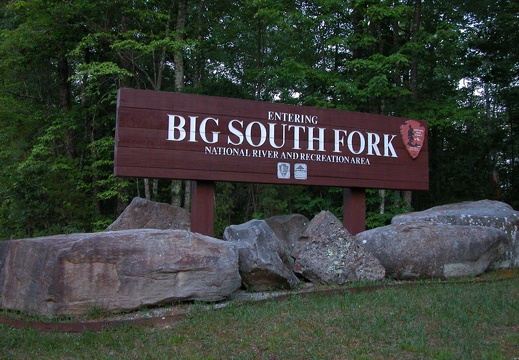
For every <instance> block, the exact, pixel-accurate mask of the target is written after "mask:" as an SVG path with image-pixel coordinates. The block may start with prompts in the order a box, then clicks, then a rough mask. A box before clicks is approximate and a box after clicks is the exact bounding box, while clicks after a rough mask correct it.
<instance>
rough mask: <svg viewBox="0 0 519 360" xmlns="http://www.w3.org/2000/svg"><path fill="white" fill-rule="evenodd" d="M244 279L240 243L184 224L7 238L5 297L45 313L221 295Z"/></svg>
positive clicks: (2, 301) (0, 280)
mask: <svg viewBox="0 0 519 360" xmlns="http://www.w3.org/2000/svg"><path fill="white" fill-rule="evenodd" d="M240 286H241V278H240V275H239V272H238V253H237V250H236V248H235V247H234V245H233V244H231V243H228V242H225V241H222V240H217V239H214V238H210V237H207V236H203V235H200V234H195V233H191V232H188V231H184V230H151V229H147V230H126V231H113V232H103V233H93V234H72V235H56V236H49V237H41V238H33V239H21V240H10V241H4V242H0V289H1V293H0V305H1V306H2V307H3V308H5V309H13V310H18V311H22V312H25V313H33V314H37V315H41V316H63V315H82V314H85V313H88V312H89V311H91V310H93V309H101V310H104V311H107V312H119V311H129V310H135V309H137V308H139V307H141V306H148V305H160V304H166V303H171V302H176V301H185V300H200V301H218V300H222V299H225V298H226V297H227V296H229V295H231V294H232V293H233V292H234V291H236V290H237V289H239V287H240Z"/></svg>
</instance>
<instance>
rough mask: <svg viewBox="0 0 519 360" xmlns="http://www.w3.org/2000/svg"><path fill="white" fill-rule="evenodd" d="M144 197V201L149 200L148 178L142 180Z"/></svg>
mask: <svg viewBox="0 0 519 360" xmlns="http://www.w3.org/2000/svg"><path fill="white" fill-rule="evenodd" d="M144 197H145V198H146V200H151V192H150V179H148V178H144Z"/></svg>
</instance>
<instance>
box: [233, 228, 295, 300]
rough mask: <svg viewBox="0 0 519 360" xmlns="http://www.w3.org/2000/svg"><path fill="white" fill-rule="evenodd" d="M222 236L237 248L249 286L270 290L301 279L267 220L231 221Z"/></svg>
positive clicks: (244, 278) (245, 280) (293, 283)
mask: <svg viewBox="0 0 519 360" xmlns="http://www.w3.org/2000/svg"><path fill="white" fill-rule="evenodd" d="M223 237H224V239H225V240H227V241H230V242H232V243H233V244H235V245H236V247H237V248H238V253H239V266H240V275H241V277H242V279H243V284H244V286H245V287H246V288H248V289H250V290H254V291H269V290H279V289H287V288H293V287H295V286H296V285H297V284H298V283H299V279H298V278H297V276H296V275H295V274H294V273H293V271H292V270H291V263H290V260H289V255H288V253H287V251H286V250H285V247H284V245H283V243H282V242H281V240H279V239H278V237H277V236H276V234H275V233H274V231H273V230H272V229H271V228H270V227H269V226H268V225H267V223H266V222H265V221H264V220H251V221H248V222H246V223H244V224H240V225H231V226H229V227H227V228H226V229H225V231H224V234H223Z"/></svg>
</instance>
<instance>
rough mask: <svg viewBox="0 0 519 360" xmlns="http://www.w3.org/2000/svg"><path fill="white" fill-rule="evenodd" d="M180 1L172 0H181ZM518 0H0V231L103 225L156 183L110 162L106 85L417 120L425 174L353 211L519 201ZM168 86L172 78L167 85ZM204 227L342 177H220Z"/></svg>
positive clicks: (322, 197) (170, 189) (302, 200)
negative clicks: (414, 185)
mask: <svg viewBox="0 0 519 360" xmlns="http://www.w3.org/2000/svg"><path fill="white" fill-rule="evenodd" d="M182 4H186V7H185V11H184V8H183V5H182ZM518 12H519V8H518V5H517V3H516V2H510V1H506V0H498V1H490V0H482V1H478V2H477V4H476V3H474V2H469V1H462V0H457V1H450V2H445V1H439V0H431V1H427V2H425V1H421V0H413V1H407V0H406V1H403V0H400V1H389V0H383V1H378V2H377V1H372V0H348V1H339V0H310V1H307V0H282V1H273V0H237V1H232V2H221V1H215V0H204V1H198V2H184V1H164V0H152V1H129V0H116V1H102V2H95V1H92V0H77V1H58V0H45V1H43V0H24V1H15V0H7V1H4V2H3V3H2V4H0V59H2V60H1V62H0V126H1V127H2V132H1V134H0V160H1V162H0V199H1V202H0V238H4V239H5V238H15V237H25V236H35V235H41V234H51V233H55V232H70V231H94V230H101V229H103V228H104V227H105V226H106V225H107V224H109V223H110V222H111V221H112V220H113V219H114V218H115V217H116V216H117V215H118V214H119V213H120V212H121V211H122V210H123V209H124V206H125V205H126V204H127V203H128V202H129V201H130V200H131V198H132V197H134V196H143V195H144V194H147V193H148V191H147V190H149V187H150V185H149V184H150V183H151V184H153V191H151V195H150V196H151V197H153V199H155V200H158V201H165V202H170V201H172V200H173V199H172V194H173V193H180V194H181V195H182V194H183V195H184V196H185V199H184V201H183V203H184V204H186V205H187V204H188V203H189V201H188V193H189V191H187V190H185V189H188V187H184V188H183V189H184V190H182V191H180V192H179V191H177V190H178V189H174V187H175V185H174V184H173V183H172V182H171V181H165V180H152V181H151V182H144V181H143V180H140V179H117V178H115V177H114V176H113V174H112V168H113V141H114V127H115V103H116V92H117V89H118V88H120V87H134V88H142V89H153V90H162V91H176V90H182V91H186V92H190V93H197V94H206V95H218V96H226V97H236V98H244V99H257V100H263V101H279V102H283V103H289V104H295V105H307V106H317V107H326V108H335V109H346V110H355V111H365V112H372V113H379V114H386V115H395V116H402V117H409V118H417V119H423V120H427V121H428V123H429V150H430V168H431V177H430V179H431V190H430V191H428V192H415V193H414V194H413V202H412V204H409V203H406V202H405V201H403V199H404V197H403V196H402V195H403V194H401V193H400V192H394V191H386V192H382V193H381V192H379V191H368V204H367V205H368V217H367V224H368V226H369V227H375V226H380V225H383V224H386V223H387V222H388V221H389V219H390V218H391V217H392V216H393V215H394V214H396V213H399V212H403V211H408V210H409V209H410V208H411V207H410V206H411V205H412V208H414V209H417V210H420V209H424V208H426V207H430V206H433V205H438V204H442V203H448V202H454V201H461V200H476V199H481V198H493V199H499V200H503V201H507V202H509V203H511V204H512V205H514V206H515V207H518V206H519V193H518V192H517V191H516V190H515V189H516V188H517V185H518V184H517V181H518V180H517V179H519V176H517V175H518V171H519V170H517V166H516V165H517V163H518V161H519V158H518V154H519V137H518V136H517V131H518V130H519V125H518V124H519V118H518V116H519V107H518V105H517V101H516V99H517V97H518V94H519V88H518V86H519V50H518V48H517V46H515V44H516V43H517V40H518V39H517V37H518V35H517V34H519V29H518V26H519V25H518V22H517V16H518ZM180 85H182V86H180ZM216 206H217V209H216V215H217V219H216V228H217V233H219V232H222V231H223V229H224V228H225V226H227V225H228V224H230V223H239V222H244V221H247V220H249V219H250V218H252V217H257V218H266V217H269V216H272V215H276V214H285V213H290V212H298V213H302V214H304V215H306V216H308V217H312V216H313V215H315V214H316V213H317V212H319V211H320V210H323V209H327V210H330V211H333V212H334V213H335V214H336V215H337V216H340V215H341V212H342V209H341V207H342V190H341V189H336V188H314V187H300V186H289V187H280V186H273V185H267V184H231V183H219V184H218V187H217V203H216Z"/></svg>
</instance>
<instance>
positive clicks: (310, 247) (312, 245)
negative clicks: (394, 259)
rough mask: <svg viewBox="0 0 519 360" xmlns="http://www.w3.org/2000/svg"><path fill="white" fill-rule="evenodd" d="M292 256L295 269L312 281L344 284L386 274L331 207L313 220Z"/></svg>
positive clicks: (380, 277) (376, 278)
mask: <svg viewBox="0 0 519 360" xmlns="http://www.w3.org/2000/svg"><path fill="white" fill-rule="evenodd" d="M292 256H293V257H294V258H295V263H294V271H295V272H296V273H298V274H299V275H301V276H302V277H304V278H306V279H308V280H309V281H311V282H313V283H322V284H344V283H346V282H349V281H363V280H367V281H371V280H380V279H383V278H384V277H385V270H384V267H383V266H382V265H381V264H380V262H379V261H378V260H377V259H376V258H375V257H374V256H373V255H371V254H370V253H369V251H368V250H367V249H365V248H364V247H363V246H362V245H361V244H359V243H358V242H357V241H356V240H355V238H354V237H353V236H352V235H351V234H349V233H348V232H347V231H346V229H345V228H344V226H343V225H342V223H341V222H340V221H339V220H338V219H337V218H336V217H335V216H334V215H333V214H332V213H330V212H329V211H322V212H321V213H319V214H318V215H316V216H315V217H314V218H313V219H312V221H310V223H309V224H308V226H307V228H306V229H305V231H304V232H303V234H302V235H301V238H300V239H299V241H298V242H297V244H296V246H295V249H294V251H293V252H292Z"/></svg>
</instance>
